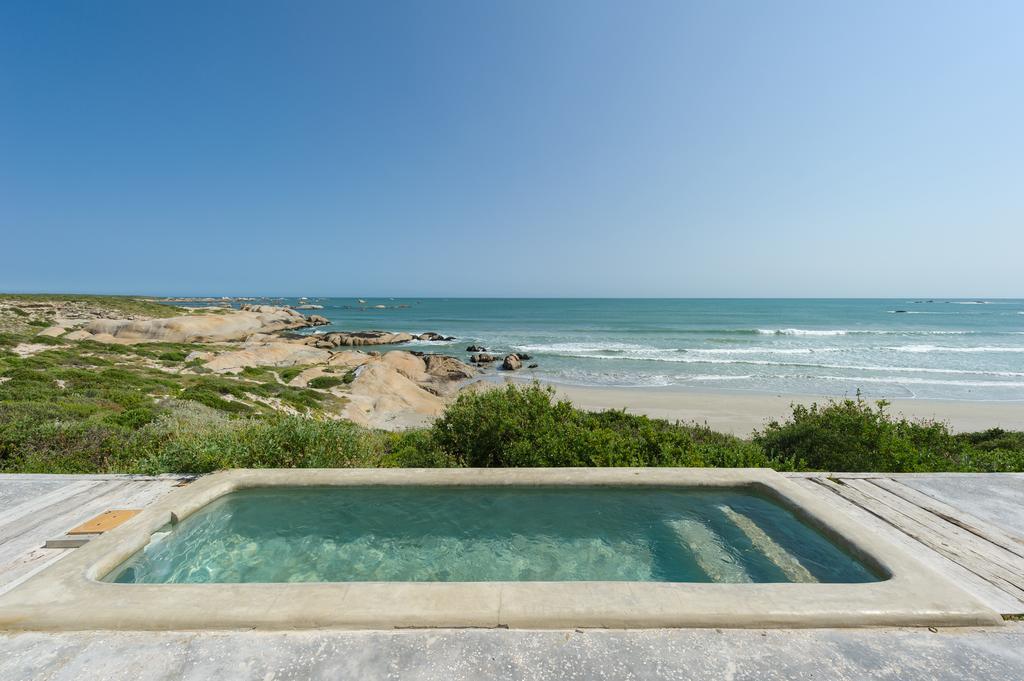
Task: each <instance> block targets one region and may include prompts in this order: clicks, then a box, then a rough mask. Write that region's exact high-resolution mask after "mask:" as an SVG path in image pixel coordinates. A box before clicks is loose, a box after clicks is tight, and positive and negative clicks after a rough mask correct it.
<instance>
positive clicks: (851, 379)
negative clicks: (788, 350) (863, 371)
mask: <svg viewBox="0 0 1024 681" xmlns="http://www.w3.org/2000/svg"><path fill="white" fill-rule="evenodd" d="M814 378H823V379H825V380H829V381H844V382H847V383H892V384H894V385H958V386H969V387H975V388H1024V382H1021V381H955V380H940V379H937V378H905V377H903V376H815V377H814Z"/></svg>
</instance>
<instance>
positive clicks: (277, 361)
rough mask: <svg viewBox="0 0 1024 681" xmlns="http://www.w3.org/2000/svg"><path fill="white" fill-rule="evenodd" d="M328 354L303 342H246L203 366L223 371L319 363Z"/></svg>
mask: <svg viewBox="0 0 1024 681" xmlns="http://www.w3.org/2000/svg"><path fill="white" fill-rule="evenodd" d="M330 356H331V353H330V352H328V351H327V350H321V349H319V348H311V347H309V346H308V345H305V344H303V343H290V342H288V341H276V342H270V343H247V344H246V345H245V346H244V347H243V348H242V349H241V350H232V351H230V352H223V353H221V354H219V355H216V356H215V357H213V358H212V359H210V360H209V361H208V362H206V364H205V365H204V366H206V368H207V369H210V370H211V371H215V372H218V373H223V372H227V371H238V370H241V369H244V368H245V367H259V366H271V367H288V366H295V365H296V364H321V363H325V362H327V360H328V359H330Z"/></svg>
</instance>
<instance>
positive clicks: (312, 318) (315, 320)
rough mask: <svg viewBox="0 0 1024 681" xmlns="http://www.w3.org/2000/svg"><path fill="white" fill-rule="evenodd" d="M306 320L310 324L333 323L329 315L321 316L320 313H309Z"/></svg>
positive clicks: (322, 324)
mask: <svg viewBox="0 0 1024 681" xmlns="http://www.w3.org/2000/svg"><path fill="white" fill-rule="evenodd" d="M306 321H307V322H309V325H310V326H324V325H325V324H330V323H331V320H330V319H328V318H327V317H321V316H320V315H318V314H311V315H309V316H308V317H306Z"/></svg>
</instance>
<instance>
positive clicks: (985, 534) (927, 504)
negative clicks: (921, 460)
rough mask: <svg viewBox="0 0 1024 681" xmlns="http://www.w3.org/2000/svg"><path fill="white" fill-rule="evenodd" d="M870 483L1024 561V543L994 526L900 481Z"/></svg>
mask: <svg viewBox="0 0 1024 681" xmlns="http://www.w3.org/2000/svg"><path fill="white" fill-rule="evenodd" d="M871 483H872V484H874V485H878V486H879V487H881V488H882V489H885V490H887V491H889V492H891V493H893V494H895V495H896V496H898V497H901V498H903V499H906V500H907V501H908V502H910V503H912V504H915V505H916V506H918V507H920V508H923V509H924V510H926V511H928V512H929V513H934V514H935V515H937V516H939V517H940V518H942V519H943V520H945V521H946V522H949V523H953V524H954V525H956V526H958V527H960V528H961V529H963V530H965V531H967V532H970V533H971V534H974V535H977V536H978V537H981V538H982V539H984V540H985V541H988V542H991V543H993V544H995V545H997V546H1001V547H1002V548H1004V549H1006V550H1007V551H1009V552H1011V553H1013V554H1015V555H1017V556H1020V557H1021V558H1024V539H1021V538H1020V537H1016V536H1014V535H1011V534H1009V533H1007V532H1005V531H1003V530H1002V529H1001V528H999V527H996V526H995V525H993V524H991V523H989V522H987V521H985V520H982V519H981V518H977V517H975V516H973V515H971V514H970V513H967V512H966V511H963V510H961V509H959V508H956V507H954V506H950V505H949V504H947V503H945V502H944V501H940V500H939V499H936V498H935V497H932V496H929V495H928V494H925V493H924V492H921V491H919V490H916V489H914V488H913V487H908V486H906V485H904V484H902V483H900V482H899V481H897V480H891V479H886V478H875V479H872V480H871Z"/></svg>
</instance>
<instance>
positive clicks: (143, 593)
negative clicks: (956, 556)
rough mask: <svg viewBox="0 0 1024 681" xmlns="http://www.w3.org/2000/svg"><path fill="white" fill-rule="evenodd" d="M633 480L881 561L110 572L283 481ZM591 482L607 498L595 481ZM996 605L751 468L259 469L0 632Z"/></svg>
mask: <svg viewBox="0 0 1024 681" xmlns="http://www.w3.org/2000/svg"><path fill="white" fill-rule="evenodd" d="M302 486H307V487H322V486H331V487H337V488H339V489H342V488H344V487H363V486H402V487H415V486H420V487H437V486H462V487H493V486H504V487H509V488H517V487H574V488H589V489H593V488H595V487H601V486H605V487H623V486H625V487H631V488H636V489H643V488H650V489H652V490H654V489H658V488H665V487H668V488H671V489H679V490H687V489H702V490H716V489H723V490H729V489H741V490H749V492H750V493H755V494H761V495H766V496H768V497H770V498H771V499H772V500H773V501H775V502H776V503H778V504H780V505H782V506H785V507H787V508H788V509H789V510H790V511H791V512H792V513H793V514H794V515H796V516H797V517H798V518H800V519H801V520H803V521H804V522H805V523H807V524H809V525H811V526H813V527H815V528H817V529H818V530H819V531H821V532H822V533H823V534H825V535H826V536H827V537H828V539H829V540H830V541H831V542H832V543H833V544H836V545H838V546H840V547H844V548H845V549H846V550H847V551H849V552H850V554H851V555H853V556H855V557H856V558H857V560H859V561H860V562H861V563H863V564H864V565H865V566H867V567H868V568H869V569H870V570H872V571H873V572H875V573H876V574H877V575H878V576H879V577H880V579H879V580H878V581H872V582H864V583H849V584H847V583H817V582H816V583H724V582H719V583H710V584H708V583H696V582H643V581H593V582H587V581H579V582H577V581H535V582H521V581H508V582H499V581H495V582H369V581H353V582H329V583H320V582H295V583H288V582H282V583H259V584H255V583H254V584H244V583H217V584H117V583H111V582H106V581H103V578H104V576H105V575H107V574H109V573H110V572H111V571H112V570H114V569H115V568H117V567H118V566H119V565H121V564H122V563H123V562H124V561H125V560H127V559H128V558H130V557H131V556H133V555H135V554H136V553H137V552H138V551H140V550H141V549H143V547H145V546H146V545H147V544H148V543H149V542H150V540H151V538H152V536H153V534H154V533H155V532H158V531H161V530H166V529H167V528H168V527H170V526H172V525H173V524H175V523H177V522H178V521H179V520H180V519H184V518H187V517H188V516H190V515H191V514H193V513H195V512H196V511H199V510H200V509H202V508H204V507H206V506H207V505H208V504H210V503H211V502H212V501H214V500H216V499H218V498H220V497H223V496H224V495H227V494H230V493H232V492H235V491H239V490H245V489H251V488H284V487H290V488H295V487H302ZM595 494H599V493H598V492H595ZM1001 623H1002V620H1001V618H1000V617H999V613H997V612H996V611H995V610H993V609H992V608H990V607H989V606H988V605H987V604H985V603H984V602H982V601H981V600H980V599H978V598H977V597H975V596H973V595H972V594H970V593H969V592H967V591H964V590H963V589H961V588H959V587H958V586H957V585H956V582H955V581H954V580H950V579H948V578H946V577H944V576H942V575H941V574H940V573H938V572H937V571H935V570H932V569H929V568H928V567H927V566H925V565H924V564H922V563H921V562H919V561H917V560H916V559H914V558H913V556H912V555H911V553H910V552H908V551H906V550H905V549H904V548H902V547H900V546H898V545H895V544H893V543H891V542H888V541H886V540H884V539H881V538H879V537H878V535H877V534H876V533H874V532H872V531H871V530H870V529H869V528H866V527H864V525H863V524H861V523H858V522H856V521H855V520H852V519H850V518H849V517H848V516H846V515H845V514H842V513H837V512H836V511H835V509H834V508H833V506H832V504H830V503H828V502H827V501H826V500H824V499H822V498H820V497H819V496H818V495H817V494H815V493H812V492H811V491H810V490H808V489H807V488H805V487H804V486H801V485H799V484H797V483H796V482H794V481H791V480H789V479H787V478H785V477H783V476H781V475H779V474H778V473H776V472H775V471H772V470H769V469H758V468H731V469H713V468H515V469H470V468H462V469H413V468H404V469H398V468H392V469H253V470H230V471H222V472H219V473H215V474H212V475H209V476H205V477H203V478H202V479H200V480H197V481H196V482H194V483H191V484H190V485H188V486H187V487H184V488H182V489H178V490H176V491H174V492H173V493H171V494H168V495H167V496H166V497H164V498H163V499H161V500H160V501H158V502H157V503H155V504H153V505H152V506H151V507H150V508H148V509H146V510H145V511H143V512H142V513H141V514H139V515H137V516H136V517H134V518H132V519H131V520H129V521H127V522H126V523H124V524H123V525H121V526H120V527H118V528H116V529H114V530H112V531H110V532H108V533H105V534H103V535H102V536H100V537H98V538H96V539H93V540H92V541H90V542H89V543H88V544H86V545H85V546H83V547H81V548H79V549H76V550H75V553H74V555H73V556H71V557H70V558H68V559H66V560H63V561H61V562H59V563H58V564H56V565H54V566H52V567H50V568H48V569H47V570H45V571H44V572H43V573H41V574H39V575H37V576H35V577H33V578H31V579H29V580H28V581H26V582H25V583H24V584H22V585H20V586H18V587H17V588H15V589H13V590H11V591H9V592H7V593H5V594H2V595H0V628H3V629H6V630H43V631H53V630H89V629H117V630H138V629H153V630H161V629H231V628H243V627H255V628H257V629H267V630H271V629H316V628H325V627H333V628H344V629H394V628H410V627H483V628H500V627H506V628H508V627H510V628H518V629H531V628H532V629H551V628H563V627H567V628H573V627H586V628H593V627H598V628H622V629H633V628H656V627H857V626H881V625H888V626H976V625H986V624H987V625H992V624H1001Z"/></svg>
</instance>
